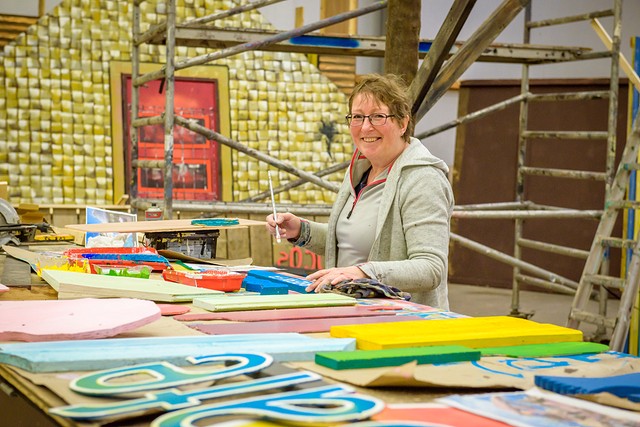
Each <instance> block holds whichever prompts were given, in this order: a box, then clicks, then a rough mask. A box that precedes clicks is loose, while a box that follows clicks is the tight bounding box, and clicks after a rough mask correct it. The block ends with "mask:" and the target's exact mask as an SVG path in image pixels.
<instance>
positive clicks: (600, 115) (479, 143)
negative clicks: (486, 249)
mask: <svg viewBox="0 0 640 427" xmlns="http://www.w3.org/2000/svg"><path fill="white" fill-rule="evenodd" d="M627 88H628V85H627V82H626V80H625V81H623V82H621V86H620V94H619V105H618V149H617V156H616V157H617V159H619V158H620V155H621V154H622V148H623V146H624V143H625V141H626V117H627ZM608 89H609V83H608V81H606V80H604V79H599V80H584V79H581V80H552V81H551V80H547V81H536V80H533V81H532V82H531V92H533V93H549V92H575V91H586V90H589V91H591V90H608ZM519 93H520V83H519V81H468V82H463V83H462V85H461V89H460V98H459V100H460V101H459V102H460V104H459V115H460V116H462V115H464V114H468V113H470V112H474V111H478V110H480V109H483V108H486V107H488V106H490V105H492V104H495V103H498V102H500V101H504V100H506V99H508V98H511V97H513V96H517V95H518V94H519ZM607 108H608V100H607V99H604V100H590V101H567V102H556V103H551V102H544V103H532V104H531V108H530V110H529V125H528V128H529V129H530V130H547V131H554V130H555V131H571V130H575V131H606V129H607ZM518 113H519V106H518V105H515V106H510V107H509V108H507V109H505V110H502V111H500V112H498V113H494V114H491V115H489V116H486V117H484V118H481V119H478V120H476V121H473V122H471V123H468V124H466V125H462V126H460V127H459V129H458V133H457V142H456V153H455V165H454V172H453V189H454V194H455V197H456V204H458V205H465V204H472V203H490V202H511V201H514V200H515V193H516V188H515V186H516V166H517V164H516V163H517V142H518ZM605 161H606V141H603V140H555V139H549V140H541V139H538V140H530V141H529V142H528V146H527V159H526V164H527V165H528V166H535V167H544V168H559V169H574V170H585V171H599V172H603V171H604V170H605ZM524 194H525V200H529V201H532V202H535V203H539V204H544V205H552V206H559V207H566V208H576V209H602V207H603V204H604V183H603V182H600V181H587V180H576V179H565V178H551V177H540V176H528V177H526V178H525V188H524ZM619 222H620V221H619ZM596 227H597V221H595V220H584V219H544V220H543V219H531V220H527V221H525V224H524V230H523V234H524V237H525V238H528V239H532V240H537V241H543V242H549V243H555V244H560V245H563V246H569V247H575V248H579V249H584V250H588V249H589V247H590V246H591V242H592V239H593V235H594V232H595V230H596ZM617 230H620V225H619V224H618V226H617ZM452 231H454V232H455V233H457V234H460V235H462V236H464V237H467V238H470V239H472V240H475V241H478V242H480V243H482V244H485V245H487V246H490V247H492V248H494V249H497V250H499V251H501V252H505V253H508V254H513V246H514V242H513V239H514V221H513V220H491V219H483V220H479V219H457V220H454V221H453V224H452ZM617 233H618V235H619V233H620V232H619V231H617ZM522 254H523V256H522V258H523V260H524V261H527V262H530V263H532V264H535V265H537V266H540V267H542V268H545V269H547V270H550V271H553V272H555V273H558V274H560V275H563V276H566V277H568V278H570V279H573V280H575V281H578V280H579V278H580V274H581V273H582V268H583V265H584V261H583V260H580V259H576V258H571V257H566V256H562V255H557V254H550V253H547V252H541V251H537V250H533V249H526V248H524V249H523V250H522ZM619 259H620V256H619V253H618V254H616V253H613V254H612V262H611V270H612V272H617V271H619ZM511 277H512V268H511V267H510V266H508V265H507V264H504V263H501V262H498V261H495V260H492V259H490V258H488V257H486V256H483V255H481V254H479V253H477V252H474V251H471V250H468V249H465V248H462V247H460V246H459V245H455V244H454V245H452V247H451V252H450V274H449V280H450V281H451V282H452V283H468V284H482V285H492V286H498V287H510V286H511ZM524 288H525V289H527V287H524ZM529 289H532V288H529ZM536 289H537V288H536Z"/></svg>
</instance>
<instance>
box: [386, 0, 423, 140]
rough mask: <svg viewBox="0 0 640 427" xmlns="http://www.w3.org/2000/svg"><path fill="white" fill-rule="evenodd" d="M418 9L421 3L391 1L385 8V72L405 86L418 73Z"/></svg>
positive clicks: (408, 0) (411, 0) (399, 0)
mask: <svg viewBox="0 0 640 427" xmlns="http://www.w3.org/2000/svg"><path fill="white" fill-rule="evenodd" d="M420 8H421V1H420V0H390V1H389V4H388V6H387V38H386V48H385V54H384V72H385V73H391V74H396V75H398V76H400V77H401V78H402V79H403V80H404V81H405V83H407V84H410V83H411V81H413V79H414V77H415V75H416V73H417V71H418V46H419V43H420ZM409 132H410V134H411V133H412V132H413V130H412V129H409Z"/></svg>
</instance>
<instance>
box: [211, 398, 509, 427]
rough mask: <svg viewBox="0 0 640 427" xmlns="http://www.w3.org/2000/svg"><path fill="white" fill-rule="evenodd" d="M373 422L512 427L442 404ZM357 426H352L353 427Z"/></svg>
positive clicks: (383, 414) (410, 406) (409, 407)
mask: <svg viewBox="0 0 640 427" xmlns="http://www.w3.org/2000/svg"><path fill="white" fill-rule="evenodd" d="M371 420H372V421H374V422H376V423H385V422H386V423H390V424H391V425H396V426H399V425H411V423H412V422H417V423H421V424H422V423H427V425H434V426H438V427H471V426H473V427H510V426H509V424H505V423H502V422H500V421H496V420H492V419H490V418H486V417H481V416H479V415H476V414H472V413H471V412H467V411H462V410H460V409H457V408H452V407H451V406H447V405H443V404H441V403H391V404H387V405H386V406H385V407H384V409H383V410H382V411H380V412H378V413H377V414H375V415H374V416H373V417H371ZM402 421H405V423H402ZM356 426H357V424H356V425H355V426H353V425H352V427H356ZM220 427H222V426H220ZM236 427H244V426H236ZM246 427H249V426H246Z"/></svg>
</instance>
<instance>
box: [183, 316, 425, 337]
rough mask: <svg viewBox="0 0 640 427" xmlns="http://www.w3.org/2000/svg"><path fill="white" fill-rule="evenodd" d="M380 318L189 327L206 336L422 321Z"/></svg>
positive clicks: (196, 325)
mask: <svg viewBox="0 0 640 427" xmlns="http://www.w3.org/2000/svg"><path fill="white" fill-rule="evenodd" d="M397 317H398V316H394V317H392V316H378V317H329V318H326V319H296V320H271V321H263V322H240V323H212V324H204V323H196V324H190V325H189V326H190V327H192V328H194V329H196V330H198V331H200V332H204V333H205V334H211V335H221V334H257V333H265V334H272V333H277V332H281V333H282V332H298V333H301V334H302V333H311V332H328V331H329V329H331V327H332V326H335V325H357V324H361V323H384V322H408V321H411V320H417V319H420V318H419V317H416V316H402V317H400V318H397Z"/></svg>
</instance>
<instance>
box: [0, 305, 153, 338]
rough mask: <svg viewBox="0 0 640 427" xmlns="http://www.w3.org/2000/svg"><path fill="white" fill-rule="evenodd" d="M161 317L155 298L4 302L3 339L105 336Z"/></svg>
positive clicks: (1, 311)
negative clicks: (152, 299)
mask: <svg viewBox="0 0 640 427" xmlns="http://www.w3.org/2000/svg"><path fill="white" fill-rule="evenodd" d="M159 318H160V308H158V306H157V305H155V304H154V303H153V302H151V301H144V300H138V299H131V298H118V299H108V300H97V299H93V298H83V299H79V300H73V301H58V300H48V301H4V302H2V301H0V325H1V326H0V340H2V341H60V340H79V339H95V338H105V337H112V336H115V335H118V334H120V333H122V332H126V331H130V330H133V329H136V328H138V327H140V326H143V325H146V324H148V323H151V322H153V321H155V320H158V319H159Z"/></svg>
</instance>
